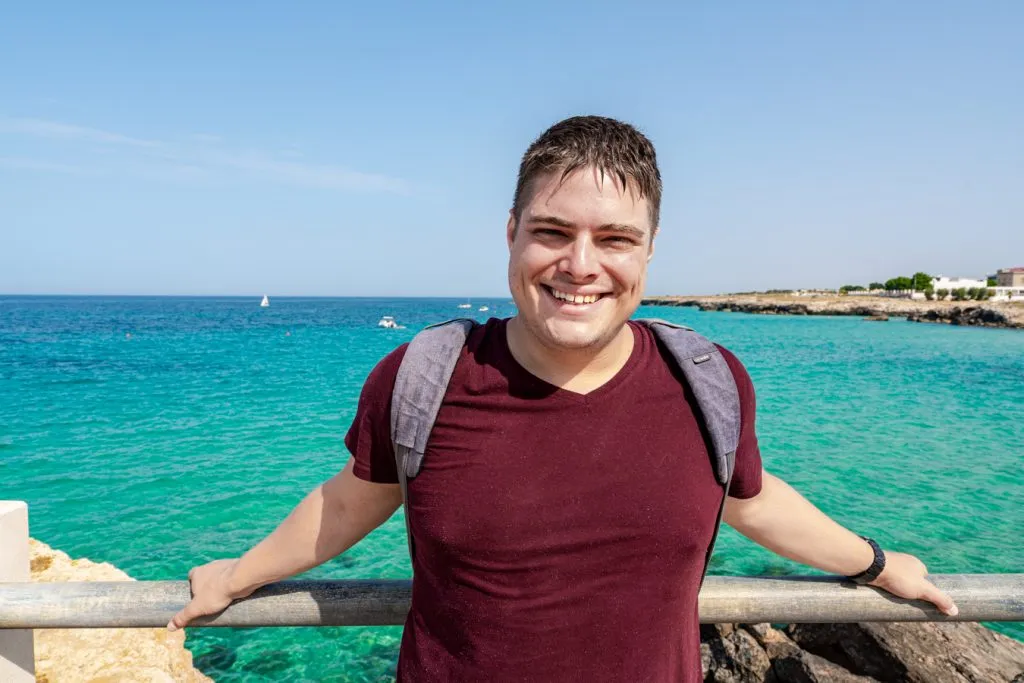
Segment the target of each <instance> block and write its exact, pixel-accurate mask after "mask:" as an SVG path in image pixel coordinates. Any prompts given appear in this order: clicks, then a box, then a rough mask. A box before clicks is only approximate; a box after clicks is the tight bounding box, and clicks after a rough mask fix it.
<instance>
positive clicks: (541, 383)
mask: <svg viewBox="0 0 1024 683" xmlns="http://www.w3.org/2000/svg"><path fill="white" fill-rule="evenodd" d="M508 321H509V319H508V318H506V319H505V320H504V321H503V322H502V326H501V333H500V335H499V337H500V339H501V355H502V356H503V357H504V360H505V362H506V363H508V364H509V366H510V368H511V369H512V370H513V372H514V373H515V374H516V375H518V376H519V379H518V381H520V382H526V383H527V384H529V385H532V386H533V387H534V388H536V389H537V393H538V394H541V395H544V396H547V397H550V398H557V399H559V400H565V401H569V402H572V403H578V404H583V405H588V404H592V403H594V402H596V401H599V400H601V398H602V397H604V396H606V395H607V394H609V393H611V392H612V391H614V390H615V388H616V387H618V386H619V385H620V384H622V383H623V382H625V381H626V380H627V379H628V378H629V377H630V375H632V374H633V370H634V369H635V368H636V365H637V363H639V359H640V353H641V349H640V346H641V344H643V339H642V337H641V335H640V334H638V333H637V329H636V326H635V325H632V324H630V323H629V322H628V321H627V322H626V326H627V327H628V328H629V329H630V331H631V332H632V333H633V349H632V351H630V353H629V358H628V359H626V363H625V364H624V365H623V366H622V367H621V368H619V370H618V372H616V373H615V374H614V375H612V377H611V378H610V379H609V380H608V381H607V382H605V383H604V384H602V385H601V386H599V387H597V388H596V389H594V390H593V391H591V392H589V393H586V394H581V393H578V392H575V391H570V390H569V389H563V388H562V387H560V386H558V385H556V384H552V383H551V382H548V381H547V380H543V379H541V378H540V377H537V376H536V375H535V374H533V373H532V372H530V371H529V370H527V369H526V368H525V367H523V365H522V363H520V362H519V361H518V360H516V357H515V356H513V355H512V350H511V349H510V348H509V346H508Z"/></svg>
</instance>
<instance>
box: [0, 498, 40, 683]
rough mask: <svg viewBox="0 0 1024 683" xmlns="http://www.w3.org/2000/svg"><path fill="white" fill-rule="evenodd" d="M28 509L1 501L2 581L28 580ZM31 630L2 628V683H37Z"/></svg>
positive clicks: (0, 543)
mask: <svg viewBox="0 0 1024 683" xmlns="http://www.w3.org/2000/svg"><path fill="white" fill-rule="evenodd" d="M28 580H29V565H28V506H27V505H26V504H25V503H23V502H21V501H14V500H0V582H4V581H28ZM35 680H36V665H35V653H34V650H33V643H32V630H31V629H18V630H14V629H11V630H7V629H0V681H3V682H4V683H34V682H35Z"/></svg>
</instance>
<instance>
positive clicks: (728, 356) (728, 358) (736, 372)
mask: <svg viewBox="0 0 1024 683" xmlns="http://www.w3.org/2000/svg"><path fill="white" fill-rule="evenodd" d="M630 324H631V325H634V326H636V327H637V328H639V329H640V330H642V334H645V335H647V336H648V338H649V339H650V340H652V342H655V343H657V345H658V347H659V349H661V351H662V357H663V358H664V359H665V361H666V362H668V363H670V364H673V365H674V364H675V363H674V361H673V360H672V355H671V353H669V352H668V350H667V349H665V348H664V347H663V345H662V344H661V343H659V342H657V335H655V334H654V330H652V329H651V328H650V327H649V326H648V325H644V324H643V323H640V322H638V321H630ZM692 332H695V333H697V334H699V335H701V336H703V337H705V338H706V339H707V340H708V341H710V342H711V343H712V344H714V346H715V348H716V349H718V351H719V353H721V354H722V358H724V359H725V362H726V365H728V366H729V370H730V371H731V372H732V375H733V378H734V379H735V380H736V384H737V385H740V386H741V387H743V386H745V385H749V384H751V379H750V375H749V373H748V372H747V368H746V366H744V365H743V362H742V361H741V360H740V359H739V358H738V357H737V356H736V354H735V353H733V352H732V351H731V350H730V349H729V348H728V347H726V346H725V345H723V344H720V343H718V342H716V341H715V340H714V339H711V338H709V337H707V336H706V335H704V334H702V333H701V332H700V330H692Z"/></svg>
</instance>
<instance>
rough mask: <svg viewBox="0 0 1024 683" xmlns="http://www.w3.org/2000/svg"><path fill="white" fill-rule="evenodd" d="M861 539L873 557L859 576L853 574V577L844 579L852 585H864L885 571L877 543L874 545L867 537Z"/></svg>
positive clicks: (882, 553) (882, 554)
mask: <svg viewBox="0 0 1024 683" xmlns="http://www.w3.org/2000/svg"><path fill="white" fill-rule="evenodd" d="M861 538H863V539H864V540H865V541H867V543H868V545H870V546H871V550H872V551H873V552H874V553H875V557H874V559H873V560H872V561H871V566H870V567H868V568H867V569H865V570H864V571H862V572H861V573H860V574H855V575H854V576H848V577H846V578H847V579H849V580H850V581H853V582H854V583H857V584H861V585H864V584H866V583H871V582H872V581H874V580H875V579H877V578H878V575H879V574H881V573H882V570H884V569H885V553H884V552H882V549H881V548H880V547H879V545H878V544H877V543H875V541H874V539H871V538H868V537H867V536H861Z"/></svg>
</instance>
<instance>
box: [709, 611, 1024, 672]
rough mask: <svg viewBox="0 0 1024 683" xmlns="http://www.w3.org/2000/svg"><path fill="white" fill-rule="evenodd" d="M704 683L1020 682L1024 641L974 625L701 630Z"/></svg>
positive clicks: (758, 626)
mask: <svg viewBox="0 0 1024 683" xmlns="http://www.w3.org/2000/svg"><path fill="white" fill-rule="evenodd" d="M701 663H702V665H703V669H704V681H705V683H791V682H792V683H816V682H825V681H828V682H830V683H883V682H884V683H997V682H998V683H1024V643H1019V642H1017V641H1016V640H1013V639H1011V638H1008V637H1006V636H1003V635H1000V634H998V633H996V632H995V631H991V630H989V629H987V628H985V627H984V626H981V625H980V624H972V623H932V622H924V623H870V624H798V625H791V626H788V627H786V628H785V629H777V628H773V627H772V626H770V625H768V624H735V625H734V624H718V625H710V624H709V625H703V626H701Z"/></svg>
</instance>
